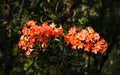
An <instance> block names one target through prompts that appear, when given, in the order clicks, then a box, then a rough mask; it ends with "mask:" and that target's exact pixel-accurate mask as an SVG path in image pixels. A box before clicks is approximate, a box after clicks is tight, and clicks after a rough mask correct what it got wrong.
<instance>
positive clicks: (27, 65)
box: [23, 60, 33, 71]
mask: <svg viewBox="0 0 120 75" xmlns="http://www.w3.org/2000/svg"><path fill="white" fill-rule="evenodd" d="M32 63H33V61H32V60H29V61H27V62H26V63H25V64H24V67H23V68H24V70H25V71H27V70H28V69H29V68H30V66H31V65H32Z"/></svg>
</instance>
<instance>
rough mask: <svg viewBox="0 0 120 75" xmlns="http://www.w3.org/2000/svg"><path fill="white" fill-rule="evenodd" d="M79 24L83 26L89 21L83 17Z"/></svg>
mask: <svg viewBox="0 0 120 75" xmlns="http://www.w3.org/2000/svg"><path fill="white" fill-rule="evenodd" d="M78 22H79V23H80V24H81V25H83V24H85V23H86V22H88V19H87V18H85V17H82V18H81V19H78Z"/></svg>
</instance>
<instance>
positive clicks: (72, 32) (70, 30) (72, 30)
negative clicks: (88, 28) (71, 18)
mask: <svg viewBox="0 0 120 75" xmlns="http://www.w3.org/2000/svg"><path fill="white" fill-rule="evenodd" d="M76 30H77V29H76V27H75V26H73V27H71V28H70V29H69V31H68V33H69V34H76Z"/></svg>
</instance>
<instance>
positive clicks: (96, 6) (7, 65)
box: [0, 0, 120, 75]
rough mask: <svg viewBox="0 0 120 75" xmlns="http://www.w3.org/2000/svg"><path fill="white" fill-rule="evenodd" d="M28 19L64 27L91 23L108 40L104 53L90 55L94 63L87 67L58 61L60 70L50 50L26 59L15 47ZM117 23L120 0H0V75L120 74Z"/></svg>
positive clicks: (119, 17)
mask: <svg viewBox="0 0 120 75" xmlns="http://www.w3.org/2000/svg"><path fill="white" fill-rule="evenodd" d="M30 19H33V20H36V21H37V22H38V23H42V22H44V21H47V22H55V23H57V24H58V25H62V26H63V27H64V29H66V31H67V29H68V28H69V27H71V26H73V25H77V26H78V27H81V25H82V26H88V25H91V26H92V27H93V28H94V29H95V31H97V32H98V33H100V35H102V37H105V39H106V40H107V41H108V43H109V47H108V50H107V53H106V54H105V55H104V56H97V57H94V56H91V57H90V59H91V60H90V61H91V62H92V61H93V59H94V62H95V63H92V64H90V68H88V69H81V66H78V65H76V66H74V65H75V64H74V65H73V66H71V65H69V64H67V65H63V64H61V67H62V68H61V71H62V72H63V73H61V71H60V67H58V66H56V65H55V63H54V62H53V61H54V60H56V59H57V58H54V55H52V54H51V55H50V56H53V57H52V58H49V57H45V58H44V59H45V60H43V61H39V62H38V61H35V60H34V58H32V59H28V58H26V57H25V55H24V51H22V50H20V49H18V46H17V43H18V41H19V37H20V35H21V29H22V26H23V25H24V23H25V22H26V21H27V20H30ZM119 23H120V1H119V0H113V1H110V0H0V75H56V74H57V75H79V74H81V75H97V74H98V73H99V74H100V75H119V74H120V72H119V70H120V68H119V65H120V59H119V56H120V48H119V45H120V41H119V40H120V25H119ZM75 54H76V53H75ZM43 56H48V55H47V53H44V52H43V53H42V52H41V58H40V59H43V58H42V57H43ZM86 57H87V56H86V55H84V58H86ZM70 59H72V58H70ZM66 60H68V59H66ZM33 61H34V62H33ZM50 61H51V63H50ZM43 62H46V63H43ZM40 63H41V65H40ZM80 64H84V62H83V63H80Z"/></svg>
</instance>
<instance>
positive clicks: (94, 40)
mask: <svg viewBox="0 0 120 75" xmlns="http://www.w3.org/2000/svg"><path fill="white" fill-rule="evenodd" d="M60 37H64V40H61V41H62V42H65V43H66V46H72V49H73V50H83V51H87V52H92V53H95V54H97V53H98V52H100V53H105V52H106V49H107V46H108V45H107V42H106V41H105V40H104V38H101V37H100V35H99V33H97V32H95V31H94V29H93V28H92V27H86V28H85V29H81V30H78V29H77V28H76V27H75V26H73V27H71V28H69V31H68V33H66V34H65V33H63V28H62V26H60V27H58V28H57V27H56V24H55V23H51V24H48V23H47V22H44V23H42V24H41V25H37V24H36V21H34V20H30V21H27V23H26V24H24V26H23V29H22V35H21V37H20V41H19V43H18V46H19V48H22V49H23V50H25V51H26V55H30V53H31V52H32V51H34V50H35V49H36V47H35V46H34V45H35V43H37V44H38V46H41V48H46V47H47V44H48V42H50V41H51V39H56V38H60Z"/></svg>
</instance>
